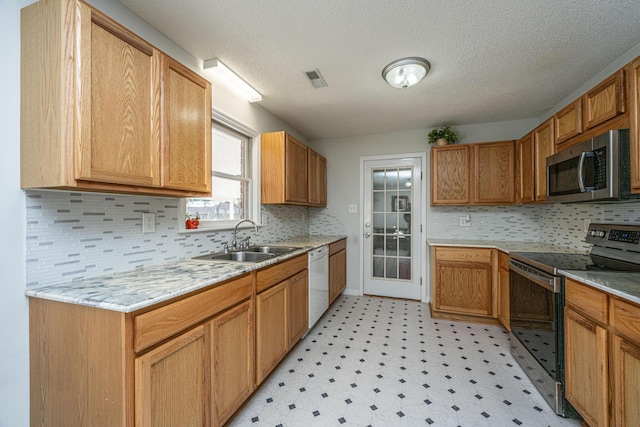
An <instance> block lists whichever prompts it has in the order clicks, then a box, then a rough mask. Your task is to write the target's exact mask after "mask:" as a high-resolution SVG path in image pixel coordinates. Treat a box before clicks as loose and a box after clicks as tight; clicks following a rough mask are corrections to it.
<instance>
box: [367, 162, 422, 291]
mask: <svg viewBox="0 0 640 427" xmlns="http://www.w3.org/2000/svg"><path fill="white" fill-rule="evenodd" d="M372 173H373V190H374V191H372V194H371V197H372V203H371V206H372V210H373V213H372V222H373V233H374V235H373V239H371V244H372V245H373V247H372V251H371V253H372V256H373V259H372V265H373V268H372V272H373V273H372V274H373V277H374V278H380V279H395V280H405V281H411V279H412V278H411V274H412V273H411V272H412V268H411V267H412V259H411V256H412V255H411V221H412V219H413V216H412V215H411V209H412V206H411V202H412V199H413V189H412V186H413V181H412V180H413V169H412V168H404V167H403V168H384V169H377V170H374V171H373V172H372Z"/></svg>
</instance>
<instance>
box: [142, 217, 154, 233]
mask: <svg viewBox="0 0 640 427" xmlns="http://www.w3.org/2000/svg"><path fill="white" fill-rule="evenodd" d="M155 231H156V214H154V213H148V212H146V213H145V212H143V213H142V232H143V233H155Z"/></svg>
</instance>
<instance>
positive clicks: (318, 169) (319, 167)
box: [307, 148, 327, 206]
mask: <svg viewBox="0 0 640 427" xmlns="http://www.w3.org/2000/svg"><path fill="white" fill-rule="evenodd" d="M307 160H308V162H309V164H308V166H307V167H308V173H309V177H308V178H309V179H308V181H309V182H308V188H309V190H308V192H309V205H311V206H327V159H325V158H324V157H322V156H321V155H320V154H318V153H316V152H315V151H313V150H312V149H311V148H309V149H308V150H307Z"/></svg>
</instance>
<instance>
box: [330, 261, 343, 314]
mask: <svg viewBox="0 0 640 427" xmlns="http://www.w3.org/2000/svg"><path fill="white" fill-rule="evenodd" d="M346 287H347V251H346V250H341V251H339V252H336V253H335V254H333V255H331V256H330V257H329V304H330V305H331V304H332V303H333V302H334V301H335V300H336V298H338V296H340V294H341V293H342V291H344V289H345V288H346Z"/></svg>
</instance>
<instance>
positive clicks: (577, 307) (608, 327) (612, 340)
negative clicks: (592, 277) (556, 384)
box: [564, 279, 640, 427]
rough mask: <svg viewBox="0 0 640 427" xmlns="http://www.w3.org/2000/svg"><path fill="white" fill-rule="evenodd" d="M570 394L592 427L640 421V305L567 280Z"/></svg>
mask: <svg viewBox="0 0 640 427" xmlns="http://www.w3.org/2000/svg"><path fill="white" fill-rule="evenodd" d="M565 291H566V304H567V306H566V308H565V317H564V319H565V393H566V396H567V400H569V402H570V403H571V404H572V405H573V407H574V408H575V409H576V410H577V411H578V412H579V413H580V415H582V417H583V418H584V419H585V421H586V422H587V423H588V424H589V426H590V427H602V426H609V425H615V426H629V427H630V426H636V425H638V420H639V419H640V393H639V392H638V390H640V305H637V304H634V303H632V302H629V301H626V300H622V299H620V298H619V297H617V296H614V295H610V294H607V293H605V292H603V291H600V290H597V289H595V288H592V287H591V286H588V285H586V284H582V283H579V282H576V281H574V280H571V279H567V280H566V283H565Z"/></svg>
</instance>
